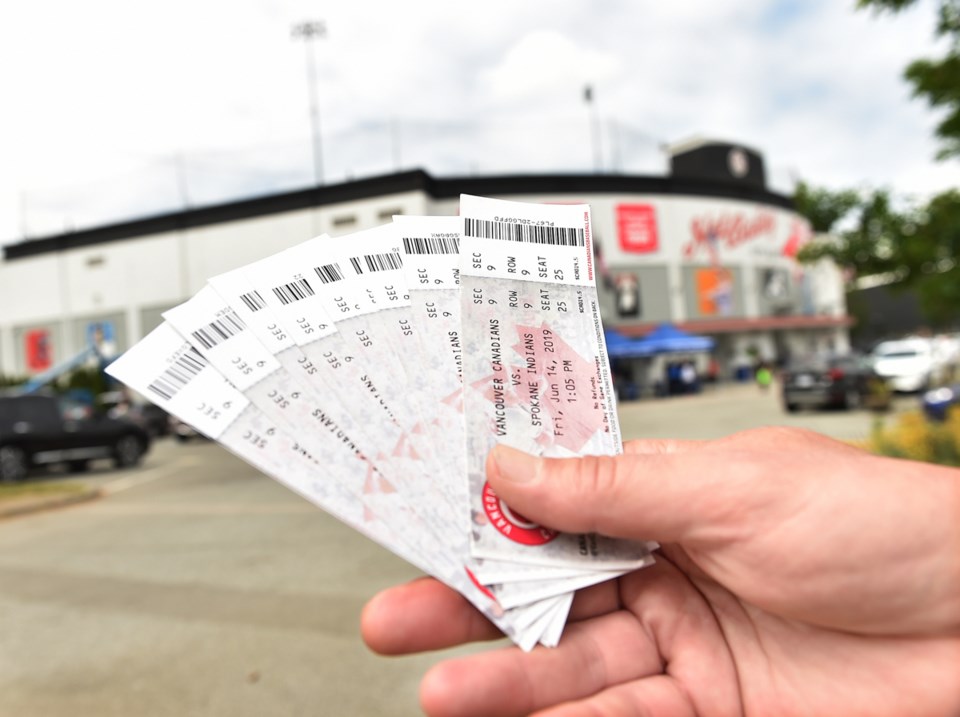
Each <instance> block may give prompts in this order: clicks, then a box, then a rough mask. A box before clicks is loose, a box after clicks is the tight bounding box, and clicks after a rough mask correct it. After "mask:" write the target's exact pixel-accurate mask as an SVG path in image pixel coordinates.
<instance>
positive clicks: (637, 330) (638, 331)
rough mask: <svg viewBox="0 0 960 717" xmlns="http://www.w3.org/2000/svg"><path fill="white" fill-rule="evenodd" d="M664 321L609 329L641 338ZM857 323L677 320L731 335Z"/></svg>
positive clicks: (844, 319)
mask: <svg viewBox="0 0 960 717" xmlns="http://www.w3.org/2000/svg"><path fill="white" fill-rule="evenodd" d="M660 323H662V322H643V323H634V324H618V323H617V322H616V321H613V322H609V325H608V328H612V329H614V330H615V331H617V332H619V333H621V334H623V335H624V336H628V337H634V338H640V337H643V336H646V335H647V334H649V333H650V332H651V331H653V330H654V329H655V328H656V327H657V326H659V325H660ZM854 323H855V320H854V318H853V317H852V316H849V315H847V314H844V315H842V316H825V315H822V314H821V315H813V316H808V315H799V316H758V317H735V318H714V319H688V320H687V321H677V322H674V325H675V326H676V327H677V328H679V329H682V330H683V331H687V332H688V333H692V334H712V335H718V334H730V333H740V332H745V331H783V330H787V329H834V328H850V327H851V326H853V325H854Z"/></svg>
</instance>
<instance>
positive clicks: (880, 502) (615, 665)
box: [363, 429, 960, 716]
mask: <svg viewBox="0 0 960 717" xmlns="http://www.w3.org/2000/svg"><path fill="white" fill-rule="evenodd" d="M626 449H627V453H626V454H625V455H624V456H621V457H616V458H584V459H564V460H550V459H546V460H540V459H534V458H532V457H529V456H526V455H524V454H521V453H519V452H517V451H513V450H511V449H505V448H502V447H501V448H497V449H495V450H494V451H493V452H492V453H491V458H490V460H489V461H488V466H487V473H488V479H489V480H490V483H491V485H492V486H493V488H494V489H495V490H496V491H497V493H498V494H499V495H500V496H501V497H502V498H504V500H505V501H506V502H507V503H508V504H509V505H510V506H511V507H512V508H514V509H516V510H518V511H520V512H522V513H523V514H524V515H526V516H527V517H529V518H530V519H532V520H536V521H539V522H541V523H542V524H544V525H549V526H550V527H554V528H558V529H561V530H567V531H571V532H590V531H594V532H599V533H603V534H605V535H612V536H618V537H626V538H639V539H654V540H659V541H660V542H661V543H662V545H663V549H662V553H663V555H662V556H659V557H658V563H657V565H655V566H653V567H651V568H647V569H644V570H641V571H638V572H635V573H630V574H628V575H625V576H623V577H621V578H620V579H619V580H616V581H610V582H608V583H604V584H602V585H598V586H595V587H593V588H589V589H587V590H584V591H581V593H580V594H578V596H577V600H576V601H575V603H574V608H573V610H572V612H571V618H570V623H569V624H568V626H567V629H566V632H565V634H564V637H563V639H562V640H561V643H560V646H559V647H557V648H556V649H553V650H548V649H543V648H538V649H536V650H534V651H533V652H532V653H528V654H527V653H522V652H520V651H519V650H518V649H516V648H505V649H501V650H496V651H493V652H489V653H485V654H479V655H474V656H471V657H467V658H461V659H459V660H451V661H447V662H444V663H441V664H439V665H437V666H436V667H435V668H434V669H433V670H431V671H430V672H429V673H428V674H427V676H426V677H425V678H424V681H423V685H422V688H421V700H422V704H423V706H424V708H425V709H426V711H427V712H428V713H429V714H431V715H485V716H490V715H511V714H518V715H522V714H529V713H531V712H535V711H538V710H542V711H543V712H542V714H545V715H546V714H549V715H553V716H556V715H567V714H571V715H572V714H577V715H582V714H588V715H589V714H626V715H633V714H656V715H688V714H689V715H692V714H700V715H728V714H730V715H736V714H746V715H754V714H756V715H767V714H776V715H791V714H797V715H818V714H823V715H840V714H842V715H854V714H856V715H905V714H911V715H955V714H958V713H960V477H958V475H960V474H958V473H957V472H956V471H953V470H950V469H944V468H939V467H935V466H929V465H924V464H917V463H910V462H907V461H897V460H892V459H884V458H878V457H875V456H870V455H868V454H865V453H863V452H861V451H859V450H857V449H854V448H851V447H849V446H846V445H844V444H841V443H837V442H835V441H832V440H830V439H827V438H824V437H822V436H818V435H816V434H812V433H808V432H803V431H796V430H790V429H759V430H755V431H748V432H744V433H741V434H736V435H734V436H731V437H729V438H726V439H722V440H719V441H710V442H693V443H680V442H668V443H664V442H655V441H638V442H633V443H630V444H628V445H627V446H626ZM518 479H526V481H522V480H518ZM363 633H364V637H365V639H366V640H367V642H368V644H370V645H371V647H372V648H373V649H375V650H377V651H379V652H383V653H387V654H400V653H406V652H415V651H420V650H425V649H436V648H439V647H445V646H449V645H454V644H460V643H463V642H468V641H471V640H476V639H489V638H493V637H495V636H496V630H495V629H494V628H493V626H491V625H489V623H486V621H484V620H483V619H482V618H481V617H480V616H479V613H477V612H476V611H474V610H473V609H472V608H471V607H470V606H469V604H468V603H467V602H466V601H465V600H463V598H461V597H460V596H459V595H458V594H456V593H455V592H454V591H451V590H449V589H448V588H446V587H444V586H443V585H440V584H439V583H437V582H435V581H432V580H421V581H416V582H414V583H411V584H409V585H406V586H402V587H399V588H394V589H392V590H388V591H386V592H384V593H382V594H381V595H379V596H377V597H376V598H375V599H374V600H373V601H371V603H370V604H369V605H368V606H367V609H366V610H365V612H364V619H363ZM538 714H540V713H538Z"/></svg>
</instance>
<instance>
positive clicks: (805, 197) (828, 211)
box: [793, 182, 860, 234]
mask: <svg viewBox="0 0 960 717" xmlns="http://www.w3.org/2000/svg"><path fill="white" fill-rule="evenodd" d="M793 203H794V206H795V207H796V208H797V211H798V212H800V214H802V215H803V216H805V217H806V218H807V220H808V221H809V222H810V226H811V227H812V228H813V231H814V232H816V233H817V234H826V233H828V232H829V231H831V230H832V229H833V228H834V227H835V226H836V224H837V222H839V221H840V220H841V219H843V218H844V217H846V216H847V215H848V214H850V212H851V211H853V210H854V209H856V208H857V206H858V205H859V204H860V195H859V194H857V192H855V191H853V190H851V189H846V190H841V191H837V192H835V191H831V190H829V189H824V188H822V187H811V186H810V185H809V184H807V183H806V182H800V183H798V184H797V189H796V192H795V193H794V195H793Z"/></svg>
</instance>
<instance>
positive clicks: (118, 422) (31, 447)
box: [0, 394, 150, 481]
mask: <svg viewBox="0 0 960 717" xmlns="http://www.w3.org/2000/svg"><path fill="white" fill-rule="evenodd" d="M149 448H150V437H149V436H148V435H147V433H146V431H144V430H143V429H142V428H141V427H139V426H137V425H136V424H134V423H132V422H130V421H126V420H122V419H115V418H109V417H108V416H106V415H105V414H104V413H103V412H99V411H95V410H94V409H93V407H92V406H90V405H88V404H84V403H80V402H77V401H73V400H70V399H68V398H64V397H60V396H52V395H40V394H31V395H19V396H17V395H0V481H18V480H22V479H23V478H25V477H26V475H27V471H28V470H29V469H30V468H31V467H32V466H38V465H49V464H53V463H66V464H68V465H69V467H70V469H71V470H74V471H82V470H86V468H87V466H88V465H89V463H90V461H92V460H95V459H97V458H110V459H112V460H113V462H114V464H115V465H116V466H117V467H118V468H123V467H128V466H135V465H137V464H138V463H139V462H140V459H141V458H143V456H144V454H145V453H146V452H147V450H148V449H149Z"/></svg>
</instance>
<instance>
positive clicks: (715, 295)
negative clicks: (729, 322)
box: [695, 267, 734, 316]
mask: <svg viewBox="0 0 960 717" xmlns="http://www.w3.org/2000/svg"><path fill="white" fill-rule="evenodd" d="M695 277H696V282H697V307H698V309H699V311H700V314H701V315H702V316H731V315H732V314H733V289H734V287H733V273H732V272H730V270H729V269H724V268H722V267H711V268H708V269H697V271H696V273H695Z"/></svg>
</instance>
